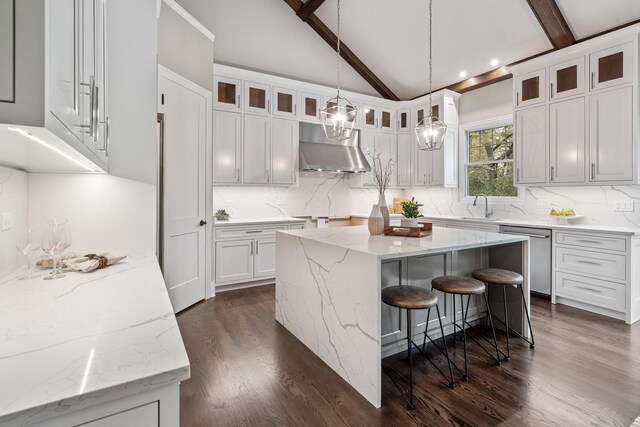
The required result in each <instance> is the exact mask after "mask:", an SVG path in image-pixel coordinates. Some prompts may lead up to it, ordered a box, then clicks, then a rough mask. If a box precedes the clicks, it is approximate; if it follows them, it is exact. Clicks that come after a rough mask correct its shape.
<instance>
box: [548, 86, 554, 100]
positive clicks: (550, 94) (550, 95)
mask: <svg viewBox="0 0 640 427" xmlns="http://www.w3.org/2000/svg"><path fill="white" fill-rule="evenodd" d="M549 85H550V86H551V90H550V92H549V97H550V98H551V99H553V83H549Z"/></svg>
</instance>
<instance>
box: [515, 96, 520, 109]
mask: <svg viewBox="0 0 640 427" xmlns="http://www.w3.org/2000/svg"><path fill="white" fill-rule="evenodd" d="M519 105H520V92H516V107H517V106H519Z"/></svg>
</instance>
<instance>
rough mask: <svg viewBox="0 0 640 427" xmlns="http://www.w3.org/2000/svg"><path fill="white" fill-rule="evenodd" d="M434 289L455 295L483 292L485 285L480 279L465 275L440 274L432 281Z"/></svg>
mask: <svg viewBox="0 0 640 427" xmlns="http://www.w3.org/2000/svg"><path fill="white" fill-rule="evenodd" d="M431 285H432V286H433V289H437V290H439V291H442V292H446V293H448V294H455V295H479V294H483V293H484V290H485V285H484V283H482V282H481V281H480V280H476V279H473V278H471V277H464V276H440V277H436V278H435V279H433V280H432V281H431Z"/></svg>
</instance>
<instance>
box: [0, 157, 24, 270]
mask: <svg viewBox="0 0 640 427" xmlns="http://www.w3.org/2000/svg"><path fill="white" fill-rule="evenodd" d="M28 186H29V177H28V174H27V173H26V172H22V171H19V170H15V169H9V168H6V167H0V215H1V214H3V213H11V214H13V226H12V228H11V229H10V230H5V231H0V277H4V276H6V275H8V274H9V273H11V272H13V271H14V270H15V269H17V268H18V267H19V266H21V265H23V264H26V262H27V261H26V258H25V257H24V256H23V255H21V254H20V253H19V252H18V250H17V249H16V240H15V235H16V230H19V229H21V228H25V227H27V217H28V213H27V210H28V197H27V188H28Z"/></svg>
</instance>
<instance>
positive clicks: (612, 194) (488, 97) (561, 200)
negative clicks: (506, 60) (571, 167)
mask: <svg viewBox="0 0 640 427" xmlns="http://www.w3.org/2000/svg"><path fill="white" fill-rule="evenodd" d="M512 84H513V81H512V80H506V81H503V82H500V83H496V84H494V85H490V86H487V87H484V88H481V89H477V90H474V91H471V92H467V93H465V94H463V95H462V96H461V97H460V109H459V111H460V128H461V129H462V128H463V127H464V125H465V124H470V123H474V122H479V121H485V120H491V119H495V118H498V117H504V116H509V115H511V114H512V108H513V107H512V105H513V95H512ZM460 153H461V155H464V151H463V150H462V149H461V150H460ZM461 179H462V176H461ZM522 191H523V192H524V197H523V202H520V203H503V204H498V203H491V206H490V208H492V209H493V210H494V214H495V216H497V217H500V218H507V219H535V220H543V221H545V220H548V217H547V213H548V212H549V209H548V208H539V207H538V201H539V200H545V201H549V202H550V203H551V205H552V206H553V207H557V208H573V209H576V210H577V211H578V212H579V213H581V214H584V215H586V217H585V218H583V219H582V220H581V221H582V222H583V223H586V224H604V225H617V226H628V227H640V186H637V185H615V186H611V185H609V186H597V187H594V186H588V187H586V186H582V187H528V188H526V189H523V190H522ZM404 194H405V197H411V196H415V197H416V198H417V199H418V201H420V202H421V203H424V205H425V206H424V208H423V212H424V214H425V215H428V214H441V215H476V216H481V215H482V214H483V212H484V203H483V204H482V206H476V207H474V206H472V204H471V203H460V202H459V201H458V200H459V194H458V189H457V188H453V189H449V188H434V189H424V188H414V189H410V190H406V191H405V192H404ZM615 200H633V201H634V204H635V211H634V212H614V211H613V202H614V201H615Z"/></svg>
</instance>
